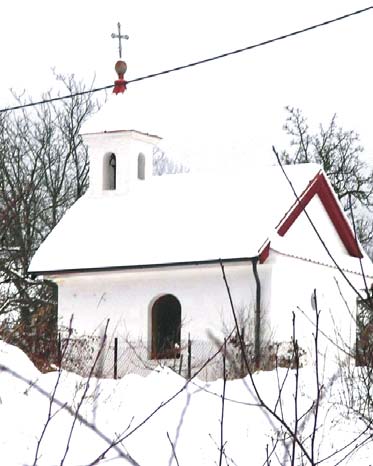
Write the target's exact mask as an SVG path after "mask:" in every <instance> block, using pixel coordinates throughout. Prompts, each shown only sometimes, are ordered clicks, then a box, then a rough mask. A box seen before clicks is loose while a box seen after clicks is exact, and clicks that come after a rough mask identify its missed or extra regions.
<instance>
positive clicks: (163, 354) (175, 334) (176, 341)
mask: <svg viewBox="0 0 373 466" xmlns="http://www.w3.org/2000/svg"><path fill="white" fill-rule="evenodd" d="M180 330H181V305H180V302H179V300H178V299H177V298H175V296H173V295H171V294H166V295H164V296H161V297H160V298H158V299H157V301H156V302H155V303H154V304H153V307H152V352H151V357H152V359H173V358H178V357H179V356H180Z"/></svg>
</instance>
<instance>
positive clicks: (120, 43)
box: [111, 23, 129, 58]
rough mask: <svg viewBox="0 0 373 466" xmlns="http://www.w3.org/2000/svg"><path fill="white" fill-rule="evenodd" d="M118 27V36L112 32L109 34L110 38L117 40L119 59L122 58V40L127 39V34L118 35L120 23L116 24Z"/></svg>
mask: <svg viewBox="0 0 373 466" xmlns="http://www.w3.org/2000/svg"><path fill="white" fill-rule="evenodd" d="M117 26H118V34H115V33H114V32H113V33H112V34H111V37H112V38H113V39H118V40H119V58H122V39H126V40H127V39H129V37H128V36H127V34H125V35H124V36H122V35H121V33H120V23H118V24H117Z"/></svg>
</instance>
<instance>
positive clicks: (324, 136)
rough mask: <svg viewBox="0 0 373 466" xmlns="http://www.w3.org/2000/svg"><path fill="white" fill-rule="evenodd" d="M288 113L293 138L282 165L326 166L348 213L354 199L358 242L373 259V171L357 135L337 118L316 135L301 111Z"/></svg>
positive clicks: (283, 156) (289, 108)
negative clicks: (343, 125) (339, 124)
mask: <svg viewBox="0 0 373 466" xmlns="http://www.w3.org/2000/svg"><path fill="white" fill-rule="evenodd" d="M286 110H287V112H288V117H287V119H286V123H285V125H284V129H285V131H286V132H287V134H288V135H289V136H290V137H291V140H290V148H291V150H290V151H283V152H282V154H281V160H282V162H283V163H285V164H295V163H307V162H316V163H319V164H320V165H322V166H323V168H324V170H325V172H326V174H327V175H328V177H329V180H330V182H331V184H332V186H333V189H334V191H335V192H336V194H337V196H338V198H339V200H340V201H341V203H342V206H343V208H344V210H345V211H346V212H347V213H349V209H350V199H351V203H352V208H353V209H354V211H355V218H356V227H357V233H358V237H359V240H360V242H361V243H362V245H363V246H364V247H365V248H366V250H367V252H368V253H369V254H370V255H371V257H373V169H371V168H369V166H368V164H367V163H366V162H365V161H364V160H363V158H362V154H363V151H364V149H363V147H362V146H361V145H360V140H359V136H358V134H357V133H356V132H355V131H352V130H350V131H348V130H344V129H343V128H342V127H340V126H338V125H337V116H336V115H333V117H332V119H331V120H330V122H329V123H328V125H327V126H323V125H322V124H321V125H320V127H319V131H318V132H317V133H314V134H313V133H311V131H310V128H309V126H308V123H307V119H306V118H305V116H304V115H303V113H302V112H301V110H299V109H295V108H292V107H286Z"/></svg>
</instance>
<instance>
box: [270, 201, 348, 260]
mask: <svg viewBox="0 0 373 466" xmlns="http://www.w3.org/2000/svg"><path fill="white" fill-rule="evenodd" d="M305 210H306V212H307V214H308V216H309V218H310V219H311V220H312V222H313V224H314V225H315V227H316V229H317V231H318V232H319V234H320V236H321V238H322V240H323V242H324V243H325V245H326V246H327V248H328V250H329V251H330V252H331V253H332V254H338V255H340V254H344V255H347V254H348V251H347V249H346V246H345V245H344V243H343V241H342V239H341V237H340V235H339V232H338V231H337V229H336V227H335V225H334V223H333V222H332V220H331V219H330V217H329V215H328V213H327V212H326V210H325V207H324V205H323V203H322V201H321V200H320V197H319V196H318V195H317V194H316V195H315V196H314V197H313V198H312V199H311V201H310V202H309V203H308V204H307V206H306V208H305ZM276 247H278V248H280V250H282V249H284V250H287V251H293V252H294V253H298V254H303V255H307V256H309V257H315V258H318V259H326V258H327V252H326V250H325V248H324V247H323V245H322V243H321V241H320V239H319V237H318V236H317V234H316V232H315V230H314V229H313V227H312V225H311V223H310V221H309V219H308V218H307V216H306V213H305V212H304V211H303V212H302V213H301V214H300V215H299V216H298V218H297V219H296V220H295V221H294V223H293V224H292V225H291V226H290V228H289V230H288V231H287V232H286V233H285V234H284V235H283V236H278V239H277V241H276Z"/></svg>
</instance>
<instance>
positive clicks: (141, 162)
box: [137, 154, 145, 180]
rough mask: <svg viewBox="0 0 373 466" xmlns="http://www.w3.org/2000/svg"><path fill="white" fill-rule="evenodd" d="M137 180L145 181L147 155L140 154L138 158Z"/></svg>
mask: <svg viewBox="0 0 373 466" xmlns="http://www.w3.org/2000/svg"><path fill="white" fill-rule="evenodd" d="M137 178H138V179H139V180H145V155H144V154H139V156H138V157H137Z"/></svg>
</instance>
